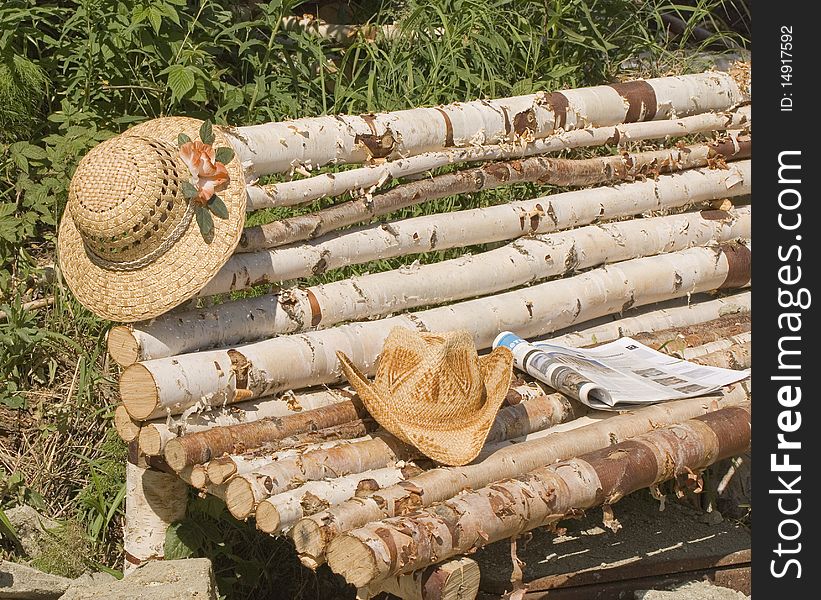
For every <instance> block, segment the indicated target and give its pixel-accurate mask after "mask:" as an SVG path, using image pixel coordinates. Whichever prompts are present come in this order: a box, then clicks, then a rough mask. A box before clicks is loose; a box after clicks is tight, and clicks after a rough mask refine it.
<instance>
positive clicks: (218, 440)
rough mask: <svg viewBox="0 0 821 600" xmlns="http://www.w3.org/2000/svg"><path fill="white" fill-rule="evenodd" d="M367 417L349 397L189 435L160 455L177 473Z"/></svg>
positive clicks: (363, 410)
mask: <svg viewBox="0 0 821 600" xmlns="http://www.w3.org/2000/svg"><path fill="white" fill-rule="evenodd" d="M369 417H370V415H369V413H368V411H367V410H366V409H365V407H364V406H363V405H362V402H361V401H360V400H359V398H353V399H351V400H343V401H342V402H337V403H335V404H330V405H328V406H323V407H322V408H315V409H313V410H306V411H303V412H299V413H293V414H290V415H286V416H284V417H276V418H269V419H260V420H258V421H254V422H252V423H240V424H238V425H229V426H227V427H214V428H212V429H207V430H205V431H200V432H198V433H189V434H186V435H183V436H180V437H177V438H174V439H171V440H168V442H167V443H166V444H165V450H164V452H163V454H164V456H165V462H167V463H168V466H170V467H171V468H172V469H174V470H175V471H181V470H182V469H184V468H185V467H188V466H191V465H200V464H203V463H206V462H208V461H209V460H211V459H212V458H215V457H218V456H222V455H223V454H224V453H228V454H236V453H238V452H243V451H244V450H245V449H252V448H259V447H261V446H264V445H265V444H266V443H269V442H273V441H276V440H279V439H282V438H285V437H290V436H293V435H297V434H300V433H306V432H309V431H316V430H318V429H325V428H326V427H333V426H335V425H341V424H342V423H348V422H350V421H355V420H357V419H366V418H369Z"/></svg>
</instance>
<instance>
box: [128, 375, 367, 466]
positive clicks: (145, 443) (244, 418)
mask: <svg viewBox="0 0 821 600" xmlns="http://www.w3.org/2000/svg"><path fill="white" fill-rule="evenodd" d="M353 396H354V392H353V391H352V390H351V388H349V387H347V386H345V387H340V388H332V389H322V390H318V391H308V392H302V393H300V394H294V393H293V392H291V393H289V394H285V395H283V397H281V398H263V399H256V400H249V401H246V402H239V403H237V404H232V405H228V406H224V407H223V406H213V407H209V409H208V410H207V411H203V412H196V411H194V412H192V413H191V414H188V412H189V411H186V413H185V414H183V415H182V416H181V417H179V418H178V419H174V418H171V417H166V418H164V419H156V420H154V421H151V422H145V423H143V424H142V427H141V429H140V433H139V437H138V439H139V446H140V451H141V452H142V453H143V454H145V455H146V456H159V455H161V454H162V453H163V450H164V449H165V444H166V443H167V442H168V440H171V439H174V438H176V437H178V436H180V435H183V434H185V433H197V432H198V431H206V430H208V429H212V428H213V427H222V426H226V425H237V424H240V423H253V422H256V421H259V420H260V419H269V418H274V417H284V416H286V415H289V414H293V413H298V412H301V411H303V410H312V409H316V408H321V407H323V406H328V405H330V404H335V403H337V402H343V401H345V400H350V399H351V398H353Z"/></svg>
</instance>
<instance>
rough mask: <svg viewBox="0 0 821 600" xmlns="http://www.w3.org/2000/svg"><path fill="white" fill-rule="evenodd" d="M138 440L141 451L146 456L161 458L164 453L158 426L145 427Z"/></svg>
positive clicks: (141, 430)
mask: <svg viewBox="0 0 821 600" xmlns="http://www.w3.org/2000/svg"><path fill="white" fill-rule="evenodd" d="M138 439H139V446H140V451H141V452H142V453H143V454H145V455H146V456H160V455H161V454H162V453H163V444H162V436H161V435H160V432H159V430H158V429H157V427H156V426H154V425H145V426H143V427H142V429H140V435H139V438H138Z"/></svg>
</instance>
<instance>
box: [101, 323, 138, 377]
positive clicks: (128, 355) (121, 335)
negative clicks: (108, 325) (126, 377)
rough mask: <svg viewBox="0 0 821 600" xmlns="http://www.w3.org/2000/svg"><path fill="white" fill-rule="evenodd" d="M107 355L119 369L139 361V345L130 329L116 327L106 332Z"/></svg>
mask: <svg viewBox="0 0 821 600" xmlns="http://www.w3.org/2000/svg"><path fill="white" fill-rule="evenodd" d="M107 345H108V354H109V355H110V356H111V358H113V359H114V362H116V363H117V364H118V365H120V366H121V367H128V366H131V365H133V364H134V363H135V362H137V361H139V360H140V344H139V343H138V342H137V338H136V337H134V333H133V331H132V330H131V328H130V327H128V326H126V325H117V326H116V327H113V328H112V329H111V331H109V332H108V344H107Z"/></svg>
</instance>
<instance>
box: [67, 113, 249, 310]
mask: <svg viewBox="0 0 821 600" xmlns="http://www.w3.org/2000/svg"><path fill="white" fill-rule="evenodd" d="M200 125H201V121H199V120H196V119H189V118H184V117H167V118H161V119H154V120H152V121H148V122H146V123H142V124H140V125H137V126H136V127H133V128H131V129H130V130H128V131H127V132H126V133H124V134H123V136H130V137H133V136H139V137H141V138H146V139H154V140H159V141H162V142H164V143H166V144H169V145H173V146H174V147H176V146H177V144H178V137H179V135H180V134H181V133H183V134H186V135H187V136H189V137H190V138H192V139H195V138H196V137H197V136H198V132H199V128H200ZM213 131H214V136H215V143H214V147H222V146H228V147H230V143H229V142H228V141H227V138H226V137H225V136H224V135H223V134H222V132H221V131H219V128H217V127H214V130H213ZM225 167H226V169H227V170H228V174H229V177H230V182H229V184H228V187H227V188H226V189H225V190H223V191H220V192H219V195H220V197H221V198H222V200H223V201H224V203H225V205H226V207H227V209H228V217H227V218H216V217H215V218H213V234H212V235H210V236H209V239H208V240H207V241H206V239H205V237H204V236H203V234H202V233H201V231H200V229H199V227H198V225H197V222H196V220H195V219H191V221H190V222H189V224H188V226H187V228H186V229H185V231H184V232H183V233H182V234H181V235H180V236H179V237H178V238H177V239H176V240H175V241H174V243H173V244H172V245H171V246H170V247H169V248H168V249H167V250H166V251H165V252H163V253H162V254H161V255H159V256H158V257H157V258H156V259H154V260H152V261H151V262H148V263H147V264H145V265H144V266H140V267H139V268H134V269H130V270H117V269H112V268H109V267H108V266H102V265H101V264H99V261H98V260H94V257H93V256H92V254H91V252H90V251H89V249H88V247H87V246H86V243H85V241H84V239H83V237H82V235H81V233H80V230H79V228H78V226H77V224H76V223H75V222H74V220H73V219H72V216H71V214H70V211H69V210H66V211H65V213H64V214H63V217H62V219H61V222H60V228H59V235H58V241H57V250H58V260H59V265H60V269H61V272H62V274H63V277H64V278H65V280H66V283H67V284H68V287H69V288H70V289H71V291H72V292H73V293H74V295H75V297H76V298H77V299H78V300H79V301H80V303H81V304H83V305H84V306H85V307H86V308H88V309H89V310H91V311H92V312H93V313H95V314H97V315H98V316H100V317H103V318H105V319H109V320H112V321H120V322H135V321H142V320H147V319H151V318H154V317H157V316H159V315H161V314H163V313H165V312H167V311H169V310H170V309H172V308H174V307H176V306H178V305H179V304H181V303H182V302H184V301H186V300H188V299H189V298H191V297H192V296H194V295H195V294H196V293H197V292H198V291H199V290H201V289H202V288H203V287H204V286H205V285H206V284H207V283H208V282H209V281H210V280H211V279H212V278H213V277H214V275H216V273H217V272H218V271H219V270H220V268H222V266H223V265H224V264H225V263H226V261H227V260H228V259H229V258H230V257H231V254H232V253H233V251H234V249H235V248H236V246H237V244H238V243H239V239H240V236H241V235H242V228H243V225H244V223H245V207H246V200H247V192H246V188H245V175H244V172H243V168H242V165H241V163H240V160H239V158H238V157H236V156H235V157H234V158H233V159H232V160H231V161H229V162H228V163H227V164H226V165H225ZM123 169H127V165H124V166H123ZM94 184H96V182H95V183H94ZM105 184H106V182H104V181H103V182H99V185H105Z"/></svg>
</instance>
